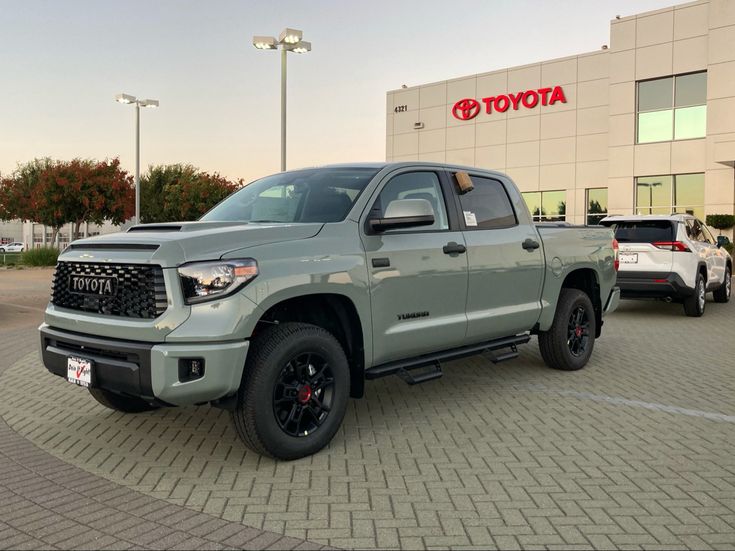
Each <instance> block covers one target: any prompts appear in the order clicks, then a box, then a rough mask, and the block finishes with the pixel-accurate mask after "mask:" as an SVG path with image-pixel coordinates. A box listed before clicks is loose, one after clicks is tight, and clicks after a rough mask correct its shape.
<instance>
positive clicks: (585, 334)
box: [567, 306, 590, 357]
mask: <svg viewBox="0 0 735 551" xmlns="http://www.w3.org/2000/svg"><path fill="white" fill-rule="evenodd" d="M589 341H590V323H589V318H588V317H587V311H586V310H585V308H584V307H583V306H578V307H577V308H576V309H575V310H573V311H572V314H571V315H570V316H569V325H568V329H567V346H568V347H569V352H571V353H572V355H573V356H576V357H580V356H583V355H584V353H585V351H586V350H587V344H588V343H589Z"/></svg>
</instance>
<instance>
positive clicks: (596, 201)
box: [585, 187, 607, 225]
mask: <svg viewBox="0 0 735 551" xmlns="http://www.w3.org/2000/svg"><path fill="white" fill-rule="evenodd" d="M586 205H587V211H586V213H585V224H587V225H595V224H599V223H600V220H602V219H603V218H605V216H607V188H605V187H599V188H589V189H588V190H587V200H586Z"/></svg>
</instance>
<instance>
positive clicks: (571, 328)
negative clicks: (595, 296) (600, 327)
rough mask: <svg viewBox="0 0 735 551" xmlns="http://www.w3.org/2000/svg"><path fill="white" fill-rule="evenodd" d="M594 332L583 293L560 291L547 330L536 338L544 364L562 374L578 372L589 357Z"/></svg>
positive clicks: (588, 302)
mask: <svg viewBox="0 0 735 551" xmlns="http://www.w3.org/2000/svg"><path fill="white" fill-rule="evenodd" d="M596 330H597V319H596V318H595V309H594V307H593V306H592V301H591V300H590V297H589V296H587V293H585V292H583V291H580V290H579V289H562V290H561V294H560V295H559V302H558V304H557V305H556V312H555V313H554V321H553V323H552V324H551V328H550V329H549V330H548V331H543V332H541V333H539V336H538V342H539V348H540V350H541V356H542V357H543V359H544V362H546V365H548V366H549V367H551V368H553V369H561V370H563V371H576V370H578V369H582V368H583V367H584V366H585V365H587V362H588V361H589V359H590V356H591V355H592V350H593V348H594V346H595V334H596Z"/></svg>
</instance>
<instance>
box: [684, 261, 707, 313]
mask: <svg viewBox="0 0 735 551" xmlns="http://www.w3.org/2000/svg"><path fill="white" fill-rule="evenodd" d="M706 296H707V293H706V290H705V286H704V278H703V277H702V272H697V279H696V281H695V282H694V294H693V295H692V296H689V297H686V298H685V299H684V312H685V313H686V315H687V316H691V317H693V318H698V317H701V316H702V314H704V307H705V304H707V301H706Z"/></svg>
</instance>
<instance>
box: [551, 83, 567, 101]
mask: <svg viewBox="0 0 735 551" xmlns="http://www.w3.org/2000/svg"><path fill="white" fill-rule="evenodd" d="M557 101H560V102H562V103H566V102H567V98H565V97H564V91H563V90H562V89H561V86H554V90H553V92H551V99H550V100H549V105H553V104H554V103H556V102H557Z"/></svg>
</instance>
